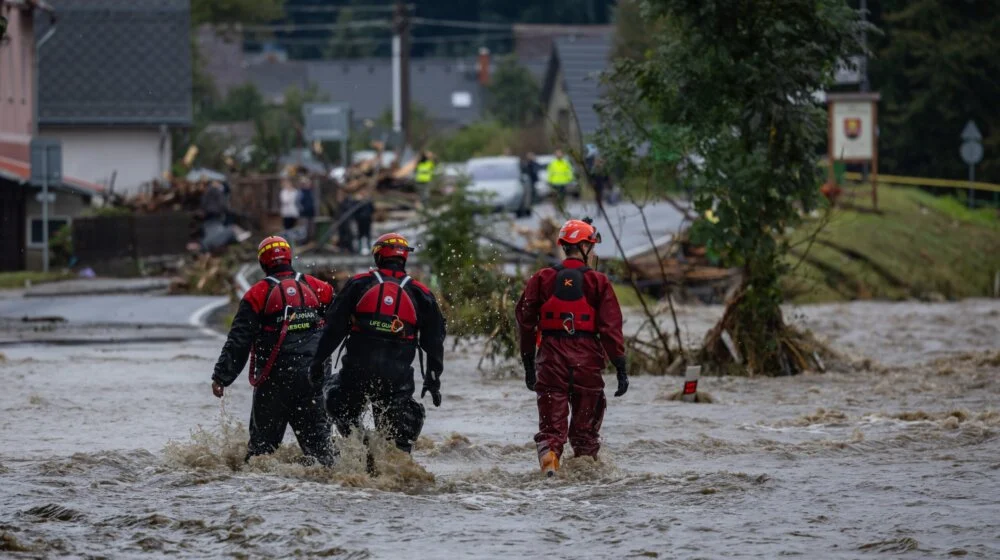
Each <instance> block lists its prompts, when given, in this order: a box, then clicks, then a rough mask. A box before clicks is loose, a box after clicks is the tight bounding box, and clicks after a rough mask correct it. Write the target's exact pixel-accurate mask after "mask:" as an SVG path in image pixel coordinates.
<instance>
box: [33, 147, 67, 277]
mask: <svg viewBox="0 0 1000 560" xmlns="http://www.w3.org/2000/svg"><path fill="white" fill-rule="evenodd" d="M30 150H31V182H32V184H35V185H41V187H42V192H41V193H39V195H38V201H39V202H41V203H42V270H43V271H44V272H48V271H49V204H50V203H52V202H55V194H50V193H49V183H54V184H56V185H58V184H60V183H62V144H60V143H59V141H58V140H53V139H51V138H32V139H31V148H30Z"/></svg>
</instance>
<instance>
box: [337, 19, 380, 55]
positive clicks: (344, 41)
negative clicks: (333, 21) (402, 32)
mask: <svg viewBox="0 0 1000 560" xmlns="http://www.w3.org/2000/svg"><path fill="white" fill-rule="evenodd" d="M353 22H354V10H351V9H350V8H344V9H343V10H340V12H339V13H338V14H337V25H342V26H343V27H340V28H339V29H337V30H336V31H335V32H334V35H333V39H331V40H330V47H329V48H328V49H327V50H326V56H327V57H328V58H362V57H366V56H372V55H374V54H375V47H376V44H375V41H374V40H373V39H372V37H371V30H370V29H365V28H356V27H351V26H350V25H351V23H353Z"/></svg>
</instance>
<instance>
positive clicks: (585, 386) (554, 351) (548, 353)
mask: <svg viewBox="0 0 1000 560" xmlns="http://www.w3.org/2000/svg"><path fill="white" fill-rule="evenodd" d="M560 269H584V272H583V274H582V277H583V296H584V299H585V300H586V304H589V307H590V308H591V309H592V311H593V312H594V317H592V318H591V317H587V318H586V319H587V321H586V323H588V326H587V327H586V328H587V329H589V330H588V331H584V332H579V330H580V329H576V330H577V331H578V332H576V333H574V334H572V335H571V334H569V333H565V334H563V333H559V332H553V331H551V330H549V329H543V328H541V327H542V323H543V317H542V315H543V312H542V308H543V307H544V306H546V304H547V302H550V300H552V298H553V294H554V293H555V292H556V278H557V275H559V274H560ZM560 278H562V277H560ZM561 282H563V283H565V282H566V281H565V279H563V280H561ZM582 318H583V316H582V315H579V314H577V321H580V319H582ZM517 322H518V324H519V325H520V328H521V354H522V355H528V354H531V353H533V352H534V351H535V345H536V341H537V337H538V333H539V332H542V337H541V345H540V347H539V348H538V355H537V362H536V364H537V372H538V381H537V383H536V384H535V392H536V393H537V394H538V434H537V435H535V443H536V445H537V448H538V454H539V456H542V455H544V454H545V453H546V452H548V451H554V452H555V453H556V455H558V456H562V451H563V446H564V445H565V444H566V439H567V435H568V436H569V442H570V444H571V445H572V446H573V451H574V453H575V454H576V455H577V456H584V455H587V456H591V457H596V456H597V452H598V451H599V450H600V447H601V444H600V429H601V422H602V421H603V420H604V409H605V407H606V405H607V401H606V399H605V397H604V379H603V378H602V377H601V372H602V371H603V370H604V367H605V365H606V364H607V362H608V360H609V359H610V360H611V361H612V362H613V363H621V364H624V360H625V344H624V337H623V336H622V312H621V307H620V306H619V305H618V298H617V297H615V292H614V290H613V289H612V287H611V282H610V281H609V280H608V277H607V276H605V275H604V274H601V273H600V272H597V271H594V270H590V269H588V268H586V265H585V264H584V262H583V261H581V260H578V259H566V260H565V261H563V263H562V265H561V267H554V268H546V269H543V270H541V271H539V272H538V273H537V274H535V275H534V276H532V277H531V279H530V280H528V283H527V285H526V286H525V288H524V294H523V295H522V296H521V300H520V301H519V302H518V304H517ZM571 411H572V414H571Z"/></svg>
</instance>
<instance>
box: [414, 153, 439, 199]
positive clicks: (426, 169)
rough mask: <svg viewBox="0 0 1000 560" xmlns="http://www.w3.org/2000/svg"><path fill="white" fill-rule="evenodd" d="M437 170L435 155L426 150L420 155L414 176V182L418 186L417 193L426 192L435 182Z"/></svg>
mask: <svg viewBox="0 0 1000 560" xmlns="http://www.w3.org/2000/svg"><path fill="white" fill-rule="evenodd" d="M436 170H437V161H436V160H435V159H434V154H432V153H431V152H429V151H427V150H424V151H423V152H421V153H420V160H419V161H418V162H417V169H416V171H415V172H414V174H413V181H414V182H415V183H416V184H417V191H418V192H424V191H426V189H427V188H428V187H429V186H430V183H431V181H432V180H434V172H435V171H436Z"/></svg>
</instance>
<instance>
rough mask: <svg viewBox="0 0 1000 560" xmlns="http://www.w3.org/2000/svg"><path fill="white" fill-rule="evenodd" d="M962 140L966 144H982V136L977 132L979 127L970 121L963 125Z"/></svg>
mask: <svg viewBox="0 0 1000 560" xmlns="http://www.w3.org/2000/svg"><path fill="white" fill-rule="evenodd" d="M962 140H965V141H966V142H982V141H983V135H982V133H980V132H979V127H977V126H976V123H974V122H972V121H971V120H970V121H969V122H967V123H965V128H963V129H962Z"/></svg>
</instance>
